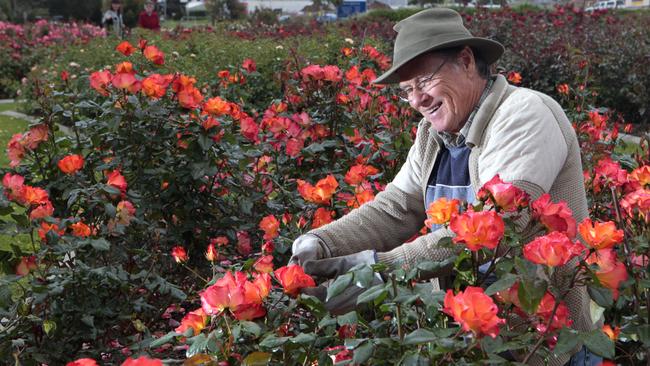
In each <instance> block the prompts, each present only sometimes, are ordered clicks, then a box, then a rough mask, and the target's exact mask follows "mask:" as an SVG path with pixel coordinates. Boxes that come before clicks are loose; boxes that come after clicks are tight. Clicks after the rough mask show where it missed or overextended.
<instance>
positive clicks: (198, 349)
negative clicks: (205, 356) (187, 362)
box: [185, 333, 208, 357]
mask: <svg viewBox="0 0 650 366" xmlns="http://www.w3.org/2000/svg"><path fill="white" fill-rule="evenodd" d="M187 343H191V344H192V345H191V346H190V348H188V349H187V352H186V353H185V357H192V356H194V355H198V354H199V353H202V352H204V351H205V350H206V349H208V337H207V336H206V335H205V334H203V333H199V335H197V336H196V337H192V338H188V339H187Z"/></svg>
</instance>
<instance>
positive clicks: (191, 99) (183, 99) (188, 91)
mask: <svg viewBox="0 0 650 366" xmlns="http://www.w3.org/2000/svg"><path fill="white" fill-rule="evenodd" d="M202 100H203V96H202V95H201V92H200V91H199V89H197V88H195V87H193V86H192V87H187V88H185V89H183V90H181V91H180V92H179V93H178V103H179V104H180V105H181V107H183V108H187V109H194V108H198V107H199V104H200V103H201V101H202Z"/></svg>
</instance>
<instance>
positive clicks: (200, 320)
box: [174, 308, 208, 335]
mask: <svg viewBox="0 0 650 366" xmlns="http://www.w3.org/2000/svg"><path fill="white" fill-rule="evenodd" d="M207 321H208V315H207V314H206V313H205V312H204V311H203V308H198V309H196V310H194V311H190V312H189V313H188V314H186V315H185V316H184V317H183V320H181V325H179V326H178V327H177V328H176V329H174V331H175V332H176V333H181V334H183V333H185V331H187V330H188V329H190V328H192V329H193V330H194V333H192V334H193V335H197V334H199V332H201V330H202V329H203V328H205V323H206V322H207Z"/></svg>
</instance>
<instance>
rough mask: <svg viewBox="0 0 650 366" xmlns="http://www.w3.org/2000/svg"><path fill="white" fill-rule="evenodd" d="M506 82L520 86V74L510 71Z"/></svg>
mask: <svg viewBox="0 0 650 366" xmlns="http://www.w3.org/2000/svg"><path fill="white" fill-rule="evenodd" d="M508 81H509V82H511V83H513V84H515V85H517V84H521V74H519V73H518V72H516V71H510V72H509V73H508Z"/></svg>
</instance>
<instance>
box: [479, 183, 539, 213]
mask: <svg viewBox="0 0 650 366" xmlns="http://www.w3.org/2000/svg"><path fill="white" fill-rule="evenodd" d="M477 198H478V199H480V200H482V201H486V202H490V203H492V204H493V205H495V206H496V207H498V208H500V209H502V210H504V211H506V212H511V211H517V210H518V209H520V208H524V207H526V206H528V200H529V197H528V194H527V193H526V192H524V191H523V190H521V189H519V188H517V187H515V186H514V185H513V184H512V183H506V182H504V181H502V180H501V178H500V177H499V175H498V174H497V175H495V176H494V177H493V178H492V179H490V181H488V182H487V183H485V184H484V185H483V187H481V189H479V191H478V194H477Z"/></svg>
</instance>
